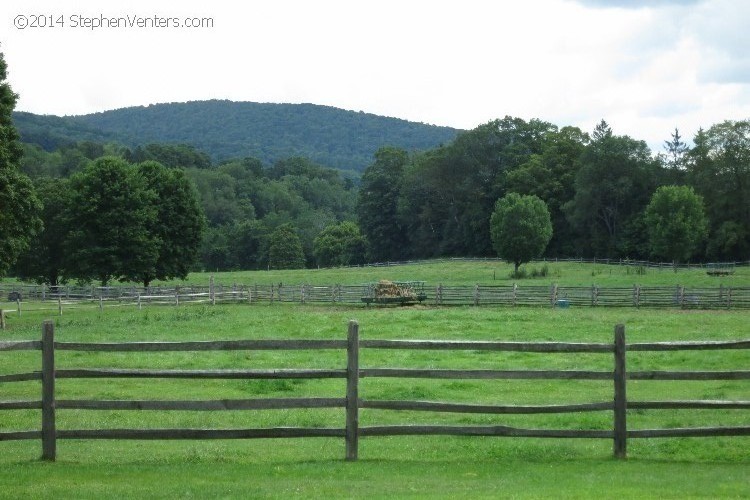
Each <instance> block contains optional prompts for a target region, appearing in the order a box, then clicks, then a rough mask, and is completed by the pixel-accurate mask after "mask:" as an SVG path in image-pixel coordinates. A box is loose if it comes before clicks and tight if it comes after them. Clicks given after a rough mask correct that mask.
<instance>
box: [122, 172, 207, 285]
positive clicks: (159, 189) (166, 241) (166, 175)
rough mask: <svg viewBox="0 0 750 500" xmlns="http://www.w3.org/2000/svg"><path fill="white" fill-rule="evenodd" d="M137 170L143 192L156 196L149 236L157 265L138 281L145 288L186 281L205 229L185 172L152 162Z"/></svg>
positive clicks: (195, 197)
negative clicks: (143, 182)
mask: <svg viewBox="0 0 750 500" xmlns="http://www.w3.org/2000/svg"><path fill="white" fill-rule="evenodd" d="M136 170H137V173H138V174H139V175H140V176H142V177H143V178H144V179H145V180H146V188H147V189H150V190H152V191H153V192H154V193H156V208H157V215H156V221H155V223H154V225H153V226H152V227H151V228H149V232H150V233H151V234H152V235H153V236H154V237H155V239H156V240H157V241H158V242H159V247H158V257H157V259H156V263H155V265H154V267H153V268H145V269H144V270H143V273H142V274H141V277H140V281H141V283H143V286H145V287H148V285H149V283H151V281H153V280H154V279H160V280H169V279H173V278H181V279H185V278H186V277H187V274H188V271H189V270H190V268H191V267H192V265H193V262H194V261H195V259H196V257H197V254H198V249H199V247H200V243H201V239H202V237H203V230H204V227H205V220H204V217H203V212H202V211H201V208H200V205H199V204H198V195H197V193H196V191H195V188H194V187H193V185H192V184H191V183H190V181H189V180H188V178H187V177H186V176H185V171H184V170H181V169H177V168H167V167H165V166H164V165H162V164H161V163H157V162H155V161H147V162H143V163H141V164H139V165H137V167H136Z"/></svg>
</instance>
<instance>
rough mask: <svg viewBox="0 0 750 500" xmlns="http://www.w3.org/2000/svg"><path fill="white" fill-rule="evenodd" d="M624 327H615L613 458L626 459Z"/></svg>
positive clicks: (626, 406) (626, 405) (626, 404)
mask: <svg viewBox="0 0 750 500" xmlns="http://www.w3.org/2000/svg"><path fill="white" fill-rule="evenodd" d="M625 377H626V368H625V325H617V326H615V372H614V385H615V401H614V426H615V428H614V455H615V458H627V438H628V426H627V418H626V412H627V408H628V403H627V395H626V393H625V387H626V385H625Z"/></svg>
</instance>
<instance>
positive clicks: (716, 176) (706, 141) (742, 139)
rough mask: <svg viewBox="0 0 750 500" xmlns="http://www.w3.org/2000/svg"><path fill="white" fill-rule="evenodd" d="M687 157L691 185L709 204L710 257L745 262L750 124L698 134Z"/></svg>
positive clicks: (749, 237) (749, 239) (749, 228)
mask: <svg viewBox="0 0 750 500" xmlns="http://www.w3.org/2000/svg"><path fill="white" fill-rule="evenodd" d="M693 143H694V146H693V148H692V150H691V151H690V153H689V154H688V159H687V165H688V182H689V183H690V185H692V186H693V187H694V188H695V190H696V192H697V193H698V194H700V195H701V196H702V197H703V199H704V201H705V203H706V213H707V215H708V218H709V221H710V234H709V242H708V257H709V259H713V260H744V259H747V256H748V254H750V121H747V120H745V121H737V122H734V121H725V122H722V123H719V124H716V125H714V126H712V127H711V128H709V129H708V130H707V131H704V130H702V129H701V130H699V131H698V133H697V134H696V135H695V137H694V139H693Z"/></svg>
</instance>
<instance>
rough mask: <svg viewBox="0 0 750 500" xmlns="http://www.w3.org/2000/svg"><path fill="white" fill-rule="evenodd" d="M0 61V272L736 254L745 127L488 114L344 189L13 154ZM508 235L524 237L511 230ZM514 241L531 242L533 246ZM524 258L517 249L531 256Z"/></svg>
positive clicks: (106, 156)
mask: <svg viewBox="0 0 750 500" xmlns="http://www.w3.org/2000/svg"><path fill="white" fill-rule="evenodd" d="M5 77H6V67H5V63H4V60H3V59H2V57H1V56H0V93H2V95H0V203H2V206H1V207H0V208H2V210H1V211H0V235H1V236H0V250H1V252H0V275H2V274H5V273H7V272H11V273H12V274H13V275H16V276H18V277H21V278H25V279H30V280H34V281H38V282H46V283H50V284H57V283H61V282H65V281H67V280H79V281H98V282H101V283H105V284H106V283H109V282H111V281H115V280H119V281H133V282H141V283H143V284H145V285H148V284H149V283H150V282H151V281H153V280H158V279H170V278H182V277H185V276H186V275H187V273H188V272H189V271H191V270H211V271H214V270H236V269H269V268H290V267H303V266H307V267H312V266H337V265H351V264H361V263H365V262H377V261H388V260H391V261H393V260H405V259H413V258H432V257H441V256H480V257H481V256H495V255H500V256H502V257H504V258H506V259H507V260H509V261H510V262H513V263H515V264H516V267H518V265H519V264H520V263H522V262H524V261H525V260H528V259H529V258H531V257H529V255H531V256H532V257H533V256H536V255H538V254H543V255H545V256H549V257H571V256H577V257H596V258H632V259H649V258H658V259H668V260H675V261H688V260H714V261H717V260H746V259H747V256H748V253H749V252H750V192H749V191H750V122H747V121H738V122H734V121H726V122H723V123H719V124H716V125H713V126H711V127H710V128H709V129H707V130H703V129H701V130H699V131H698V132H697V133H696V134H695V136H694V138H693V141H692V142H693V144H692V146H688V145H687V144H686V143H685V142H684V141H683V140H682V137H681V136H680V134H679V131H678V130H675V131H674V133H673V134H671V137H670V139H669V140H667V141H665V146H664V151H663V152H660V153H657V154H654V152H652V151H650V150H649V148H648V147H647V145H646V144H645V142H643V141H640V140H636V139H633V138H631V137H628V136H620V135H616V134H615V133H614V132H613V131H612V129H611V128H610V126H609V125H608V124H607V123H606V122H604V121H602V122H601V123H599V124H598V125H597V127H596V128H595V129H594V130H593V132H592V133H591V134H589V133H587V132H584V131H582V130H580V129H578V128H576V127H569V126H566V127H562V128H559V127H557V126H555V125H552V124H550V123H547V122H544V121H541V120H537V119H533V120H530V121H525V120H522V119H520V118H513V117H506V118H503V119H499V120H494V121H492V122H489V123H486V124H483V125H481V126H479V127H477V128H475V129H474V130H471V131H467V132H464V133H461V134H459V135H458V136H457V137H456V139H455V140H454V141H452V142H449V143H447V144H445V145H442V146H439V147H437V148H434V149H429V150H426V151H422V152H417V153H414V152H411V153H410V152H407V151H406V150H404V149H400V148H397V147H392V146H383V147H381V148H380V149H378V150H377V151H376V152H375V154H374V156H373V160H372V163H371V164H370V165H369V166H368V167H367V168H366V169H365V171H364V172H363V174H362V176H361V178H360V177H358V176H357V175H353V174H351V173H346V172H344V171H341V170H338V169H332V168H328V167H324V166H321V165H318V164H316V163H314V162H313V161H311V160H310V159H307V158H304V157H290V158H286V159H283V160H279V161H276V162H274V163H271V164H268V163H263V162H262V161H261V160H259V159H256V158H250V157H248V158H238V159H231V160H226V161H222V162H218V163H216V162H214V161H212V159H211V157H210V156H209V155H208V154H206V153H205V152H202V151H200V150H198V149H196V148H195V147H194V146H190V145H184V144H159V143H153V144H146V145H142V146H139V147H135V148H128V147H125V146H123V145H121V144H117V143H98V142H91V141H83V142H78V143H74V144H70V143H67V144H64V145H61V146H60V147H58V148H56V149H55V150H53V151H47V150H44V149H42V148H40V147H39V146H37V145H34V144H27V143H21V142H20V140H19V136H18V133H17V131H16V129H15V127H14V125H13V121H12V116H11V112H12V110H13V107H14V106H15V100H16V97H17V96H16V95H15V94H14V93H13V92H12V90H11V89H10V87H9V86H8V84H7V82H5ZM524 231H526V232H525V233H524ZM531 243H534V244H533V245H532V244H531ZM532 254H533V255H532Z"/></svg>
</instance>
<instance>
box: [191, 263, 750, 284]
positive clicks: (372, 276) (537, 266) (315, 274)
mask: <svg viewBox="0 0 750 500" xmlns="http://www.w3.org/2000/svg"><path fill="white" fill-rule="evenodd" d="M544 266H547V269H548V271H547V276H539V277H536V278H531V277H529V278H525V279H520V280H519V279H514V278H511V273H512V271H513V266H512V265H510V264H506V263H503V262H500V261H474V262H461V261H433V262H426V263H420V264H408V265H398V266H390V267H363V268H353V269H352V268H340V269H300V270H288V271H235V272H217V273H213V275H214V277H215V280H216V283H222V284H225V285H228V284H232V283H236V284H245V285H249V284H272V283H275V284H278V283H284V284H286V285H296V284H302V283H310V284H322V285H327V284H343V285H348V284H360V283H367V282H373V281H378V280H381V279H388V280H393V281H411V280H414V281H425V282H427V284H428V285H430V286H437V285H438V284H439V283H442V284H444V285H474V284H481V285H493V284H495V285H510V284H513V283H518V284H519V285H548V284H551V283H557V284H559V285H566V286H591V285H599V286H602V287H603V286H610V287H612V286H633V285H634V284H638V285H641V286H673V285H674V286H676V285H683V286H688V287H719V286H720V285H724V286H748V285H750V267H737V268H736V269H735V273H734V274H733V275H730V276H722V277H713V276H709V275H707V274H706V271H705V270H702V269H690V270H687V269H680V270H678V271H677V272H675V271H674V270H672V269H668V268H663V269H658V268H649V269H643V268H639V267H637V266H624V265H623V266H620V265H607V264H577V263H554V262H549V263H543V262H536V263H530V264H526V265H525V266H524V267H525V268H526V270H527V274H528V275H529V276H530V275H531V274H532V273H533V271H534V270H536V271H537V274H540V273H541V271H542V269H543V268H544ZM210 274H211V273H191V274H190V276H189V277H188V279H187V283H193V284H208V281H209V276H210Z"/></svg>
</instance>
